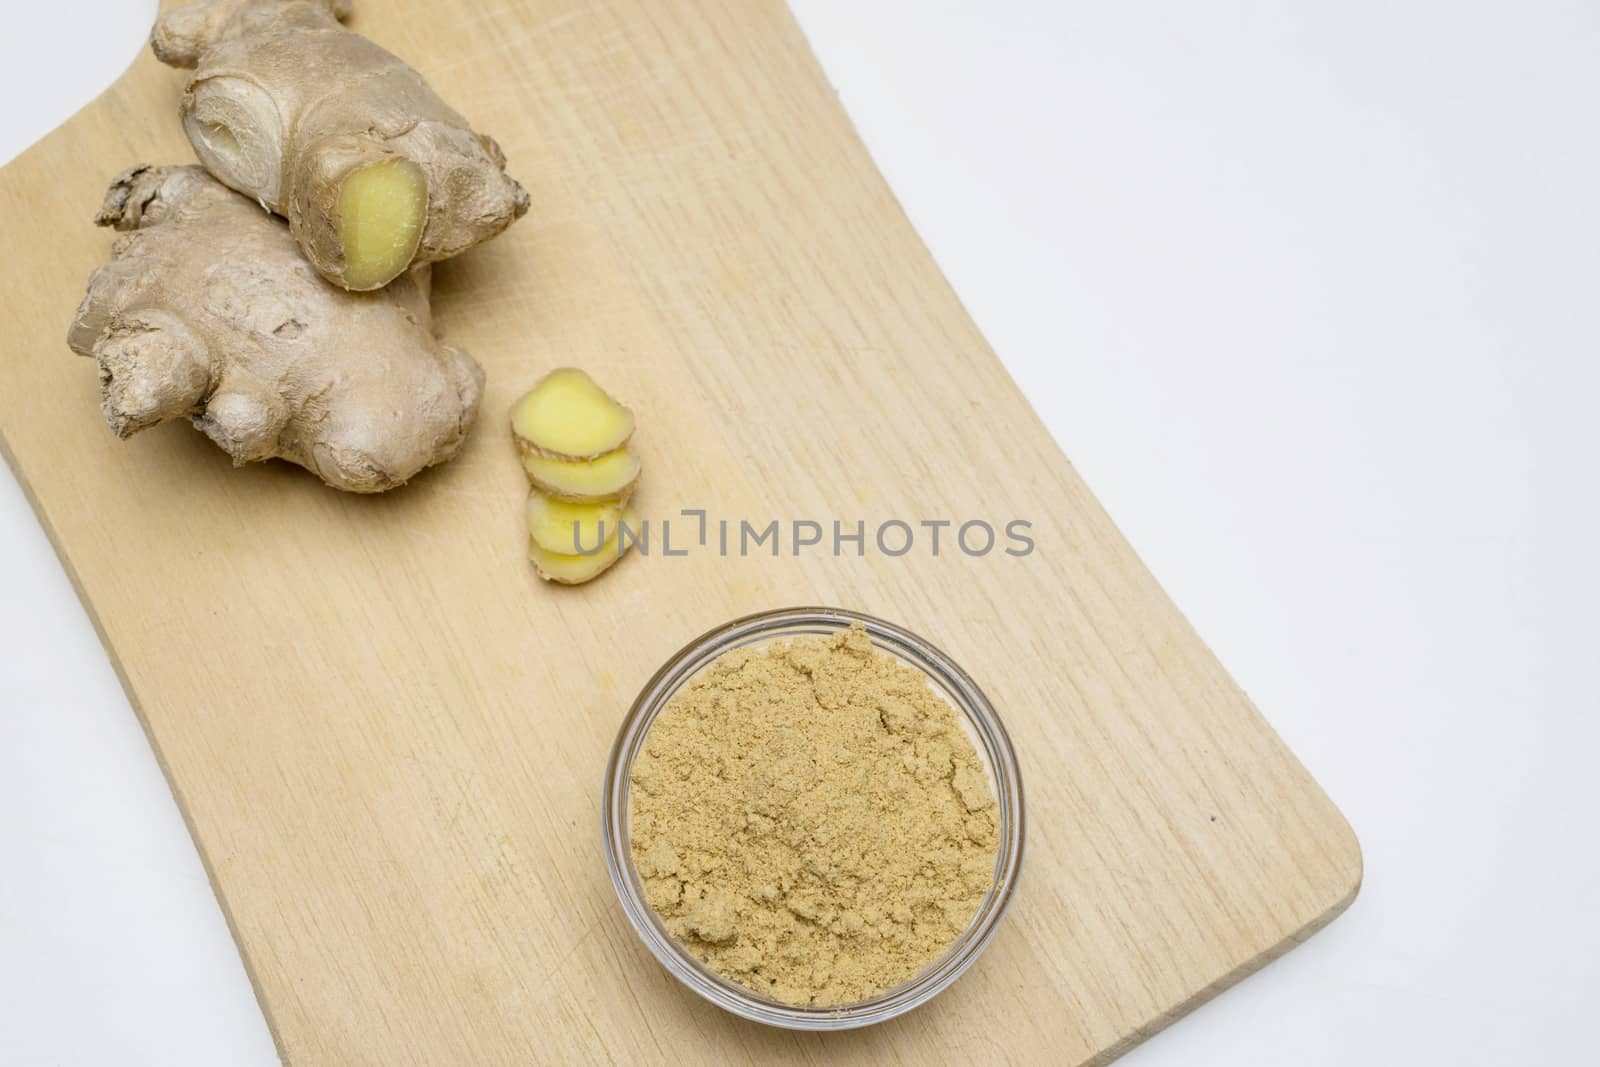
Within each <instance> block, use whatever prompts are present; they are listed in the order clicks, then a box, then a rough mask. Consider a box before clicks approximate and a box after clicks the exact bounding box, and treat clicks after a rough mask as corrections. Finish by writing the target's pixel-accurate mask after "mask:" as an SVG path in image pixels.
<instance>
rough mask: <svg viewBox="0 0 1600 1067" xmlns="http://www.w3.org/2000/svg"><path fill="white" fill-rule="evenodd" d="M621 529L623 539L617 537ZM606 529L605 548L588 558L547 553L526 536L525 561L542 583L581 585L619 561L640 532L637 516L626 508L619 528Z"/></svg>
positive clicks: (548, 551) (619, 535) (547, 551)
mask: <svg viewBox="0 0 1600 1067" xmlns="http://www.w3.org/2000/svg"><path fill="white" fill-rule="evenodd" d="M624 526H626V527H627V529H628V532H629V536H628V537H626V538H624V537H622V536H621V534H622V528H623V527H624ZM607 529H608V530H609V531H610V533H609V535H608V536H607V538H606V543H605V547H603V548H602V549H601V550H600V551H599V552H596V553H595V554H594V555H592V556H583V555H568V554H566V553H562V552H551V551H550V550H549V549H547V548H544V547H543V546H541V545H540V544H539V542H538V541H536V540H534V539H533V538H532V537H531V536H530V537H529V538H528V558H529V559H530V560H532V561H533V569H534V570H535V571H537V572H538V574H539V577H541V578H543V579H544V580H545V581H547V582H555V583H557V584H558V585H582V584H583V583H584V582H587V581H589V580H591V579H593V578H597V577H599V576H600V575H601V574H603V573H605V572H606V571H607V570H609V569H610V568H611V566H612V565H613V564H615V563H616V562H617V560H619V559H621V558H622V555H623V553H625V552H627V551H628V548H629V547H630V546H631V545H632V544H633V537H635V536H638V535H640V532H641V526H640V522H639V515H638V513H637V512H635V511H634V510H633V509H632V508H628V509H626V510H624V511H623V512H622V514H621V523H620V525H617V526H615V527H612V526H609V525H608V527H607Z"/></svg>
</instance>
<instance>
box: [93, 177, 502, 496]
mask: <svg viewBox="0 0 1600 1067" xmlns="http://www.w3.org/2000/svg"><path fill="white" fill-rule="evenodd" d="M95 221H96V222H97V223H98V224H100V225H102V226H113V227H115V228H116V229H118V230H120V231H124V232H123V235H122V236H120V237H119V238H118V239H117V241H116V244H115V245H114V246H113V254H112V260H111V262H110V263H108V264H106V265H105V266H103V267H101V268H99V269H98V270H96V271H95V272H94V274H93V276H92V277H91V278H90V279H89V291H88V294H87V295H86V296H85V297H84V299H83V303H82V304H81V305H80V306H79V308H78V313H77V315H76V317H75V319H74V321H73V324H72V328H71V331H70V332H69V334H68V337H67V343H68V344H69V345H70V346H71V347H72V350H73V351H75V352H77V353H79V354H81V355H86V356H93V357H94V359H95V362H96V364H97V365H98V367H99V371H100V387H101V407H102V409H103V411H104V413H105V417H106V422H107V423H108V424H109V425H110V427H111V429H112V430H113V431H115V432H116V434H117V435H118V436H119V437H127V436H129V435H130V434H133V433H135V432H137V431H139V430H142V429H144V428H145V427H147V426H152V425H155V424H156V423H159V422H164V421H166V420H168V419H175V418H179V417H187V418H188V419H189V420H190V421H191V422H192V423H193V424H194V425H195V427H196V428H197V429H199V430H201V431H202V432H204V433H205V434H206V436H208V437H210V438H211V440H212V441H214V442H216V444H217V445H218V447H220V448H221V449H222V450H223V451H225V452H227V453H228V455H230V456H232V457H233V461H234V463H235V464H236V465H238V464H244V463H251V462H255V461H257V460H266V459H272V458H274V457H278V458H282V459H286V460H289V461H290V462H292V463H298V464H299V465H300V466H302V467H305V468H306V469H308V470H310V471H312V472H314V473H315V474H316V475H317V476H318V477H320V478H321V479H322V480H323V481H325V482H327V483H328V484H329V485H331V486H333V487H334V488H336V489H343V490H347V491H349V492H355V493H376V492H381V491H383V490H386V489H390V488H393V487H394V486H397V485H400V484H401V483H403V482H405V481H406V480H407V479H409V478H411V477H412V476H413V475H415V474H416V473H417V472H418V471H421V470H422V469H423V468H425V467H429V466H431V465H433V464H435V463H442V462H444V461H445V460H447V459H449V458H450V457H451V456H453V455H455V453H456V451H457V450H458V449H459V448H460V447H461V444H462V442H463V441H464V440H465V438H466V435H467V432H468V430H469V429H470V428H471V426H472V423H473V421H474V420H475V419H476V417H477V412H478V400H479V397H480V395H481V392H482V388H483V371H482V370H481V369H480V368H479V367H478V365H477V363H475V362H474V361H473V359H472V357H470V356H469V355H467V354H466V353H465V352H463V351H461V350H459V349H455V348H450V347H448V346H445V345H442V344H440V343H439V341H438V340H437V339H436V338H435V337H434V335H433V331H432V324H431V314H430V309H429V303H428V282H429V279H428V270H429V268H428V267H426V266H420V267H417V268H414V269H413V270H412V271H410V272H409V273H407V274H406V275H404V276H402V277H401V278H398V279H396V281H395V282H394V284H392V285H390V286H389V287H388V288H387V289H385V290H383V291H382V292H379V293H368V294H357V293H348V292H345V291H344V290H342V289H338V288H335V287H334V286H332V285H329V284H328V283H327V282H325V281H323V280H322V278H320V277H319V276H318V275H317V273H316V272H315V271H313V270H312V269H311V267H310V266H309V265H308V264H307V263H306V261H305V260H304V259H303V258H302V257H301V255H300V251H299V249H298V248H297V247H296V244H295V241H294V239H293V238H292V237H291V236H290V233H289V229H288V227H286V226H285V225H284V224H283V223H282V221H280V220H278V219H275V218H273V217H272V216H271V215H268V214H266V213H265V212H263V211H262V210H261V209H260V208H259V207H257V206H256V205H255V204H254V203H252V202H251V201H249V200H247V199H246V198H244V197H242V196H240V195H238V194H237V193H234V192H231V191H230V190H228V189H227V188H225V187H224V186H222V185H221V184H219V183H218V182H216V181H215V180H214V179H212V178H211V177H210V176H209V175H207V174H206V172H205V171H204V170H202V169H201V168H199V167H192V166H191V167H135V168H133V169H132V170H129V171H126V172H125V173H123V174H121V175H119V176H118V177H117V179H116V181H114V182H113V183H112V185H111V188H110V190H109V191H108V192H107V193H106V199H105V204H104V206H103V207H102V208H101V211H100V215H99V217H98V218H97V219H96V220H95Z"/></svg>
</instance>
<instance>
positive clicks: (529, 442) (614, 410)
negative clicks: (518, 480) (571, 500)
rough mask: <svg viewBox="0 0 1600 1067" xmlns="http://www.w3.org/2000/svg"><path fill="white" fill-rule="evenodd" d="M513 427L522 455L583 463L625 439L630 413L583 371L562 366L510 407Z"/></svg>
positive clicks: (612, 449)
mask: <svg viewBox="0 0 1600 1067" xmlns="http://www.w3.org/2000/svg"><path fill="white" fill-rule="evenodd" d="M511 431H512V433H514V434H516V436H517V443H518V445H519V446H520V447H521V448H522V450H523V453H524V454H527V453H532V454H533V455H536V456H543V457H544V458H546V459H554V460H564V461H566V462H569V463H570V462H586V461H588V460H593V459H598V458H599V457H601V456H603V455H605V454H606V453H608V452H615V451H616V450H617V449H619V448H621V447H622V446H623V445H625V444H627V443H628V438H630V437H632V436H633V412H631V411H629V410H628V409H627V408H625V407H623V406H622V405H621V404H619V403H617V402H616V401H615V400H613V399H611V397H610V395H609V394H608V393H607V392H606V391H605V390H604V389H602V388H600V387H599V386H598V385H596V384H595V382H594V379H593V378H590V377H589V376H588V375H587V374H585V373H584V372H583V371H581V370H578V369H576V368H574V367H561V368H559V369H557V370H553V371H551V372H550V373H549V374H547V375H545V376H544V377H543V378H541V379H540V380H539V382H538V384H537V385H535V386H534V387H533V388H532V389H530V390H529V391H528V392H527V393H526V394H525V395H524V396H523V397H522V399H521V400H518V401H517V402H516V404H515V405H513V406H512V408H511Z"/></svg>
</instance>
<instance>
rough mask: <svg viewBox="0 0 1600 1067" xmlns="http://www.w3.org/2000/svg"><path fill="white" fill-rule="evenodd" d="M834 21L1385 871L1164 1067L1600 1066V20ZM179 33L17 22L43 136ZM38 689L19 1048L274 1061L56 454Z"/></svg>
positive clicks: (17, 921) (4, 80)
mask: <svg viewBox="0 0 1600 1067" xmlns="http://www.w3.org/2000/svg"><path fill="white" fill-rule="evenodd" d="M795 7H796V10H797V12H798V14H799V16H800V20H801V22H802V23H803V24H804V26H805V29H806V31H807V33H808V34H809V35H810V36H811V38H812V41H813V44H814V45H815V47H816V48H817V50H818V52H819V54H820V55H821V57H822V60H823V62H824V64H825V65H826V67H827V69H828V72H829V74H830V76H831V77H832V79H833V81H834V83H835V84H836V85H837V86H838V88H839V90H840V93H841V94H842V96H843V99H844V102H845V105H846V106H847V107H848V108H849V110H850V112H851V114H852V116H853V117H854V118H855V121H856V122H857V124H858V125H859V127H860V129H861V131H862V133H863V135H864V137H865V139H866V141H867V143H868V145H869V146H870V147H871V149H872V151H873V153H874V155H875V156H876V157H877V160H878V162H879V165H880V166H881V167H882V169H883V170H884V171H885V173H886V174H887V175H888V178H889V180H890V182H891V184H892V185H893V186H894V188H895V190H896V191H897V192H898V194H899V196H900V198H901V200H902V201H903V202H904V204H905V206H906V208H907V210H908V211H909V212H910V214H911V216H912V218H913V220H914V221H915V222H916V224H917V226H918V228H919V230H920V231H921V233H922V234H923V236H924V238H925V239H926V240H927V242H928V243H929V245H930V246H931V247H932V249H933V251H934V253H935V254H936V256H937V257H938V259H939V262H940V263H941V264H942V265H943V267H944V269H945V271H946V272H947V274H948V275H949V276H950V278H951V280H952V281H953V282H954V284H955V287H956V289H957V290H958V291H959V292H960V294H961V297H962V299H963V300H964V301H965V302H966V305H967V307H968V308H970V309H971V311H972V313H973V315H974V316H975V317H976V318H977V320H978V323H979V324H980V326H982V328H983V329H984V331H985V333H986V334H987V335H988V337H989V339H990V341H991V342H992V343H993V345H994V347H995V348H996V349H997V350H998V352H999V354H1000V356H1001V358H1002V359H1003V360H1004V361H1005V362H1006V365H1007V366H1008V367H1009V368H1010V369H1011V372H1012V373H1013V375H1015V377H1016V378H1017V380H1018V381H1019V382H1020V383H1021V385H1022V387H1023V389H1024V390H1025V391H1026V393H1027V395H1028V396H1029V397H1030V398H1031V399H1032V401H1033V403H1034V404H1035V406H1036V407H1037V408H1038V409H1039V410H1040V412H1041V413H1042V414H1043V416H1044V418H1045V420H1046V422H1047V423H1048V424H1049V426H1050V428H1051V429H1052V431H1053V432H1054V433H1055V435H1056V438H1057V440H1059V441H1060V443H1061V445H1062V446H1063V448H1064V449H1065V450H1066V452H1067V453H1068V455H1070V456H1071V457H1072V458H1073V459H1074V461H1075V462H1076V463H1077V465H1078V467H1079V468H1080V470H1081V471H1082V472H1083V474H1084V475H1085V476H1086V478H1087V479H1088V481H1089V484H1090V485H1091V486H1092V487H1093V488H1094V489H1095V490H1096V491H1097V492H1098V493H1099V494H1100V496H1101V498H1102V499H1103V500H1104V502H1105V503H1106V505H1107V507H1108V508H1109V510H1110V512H1111V514H1112V515H1113V516H1114V517H1115V518H1116V519H1117V520H1118V522H1119V524H1120V525H1121V527H1122V529H1123V530H1124V531H1125V532H1126V533H1127V534H1128V536H1129V537H1130V538H1131V539H1132V541H1133V543H1134V545H1135V546H1136V547H1137V548H1138V550H1139V551H1140V552H1141V553H1142V554H1143V556H1144V558H1145V559H1146V560H1147V561H1148V563H1149V564H1150V566H1151V568H1152V569H1153V570H1154V571H1155V573H1156V575H1157V576H1158V577H1159V578H1160V579H1161V580H1162V582H1163V583H1164V584H1165V586H1166V588H1167V589H1168V590H1169V591H1170V592H1171V594H1172V595H1173V596H1174V597H1175V598H1176V600H1177V601H1178V603H1179V605H1180V606H1181V607H1182V608H1183V609H1184V610H1185V611H1186V612H1187V613H1188V614H1189V616H1190V618H1191V619H1192V620H1193V621H1194V623H1195V624H1196V626H1197V627H1198V629H1199V630H1200V632H1201V633H1202V634H1203V635H1204V636H1205V637H1206V638H1207V639H1208V640H1209V641H1210V642H1211V644H1212V646H1213V647H1214V648H1215V649H1216V651H1217V653H1218V654H1219V655H1220V656H1221V657H1222V659H1223V661H1224V662H1225V663H1226V664H1228V666H1229V667H1230V669H1231V670H1232V671H1233V673H1234V675H1235V676H1236V677H1237V678H1238V679H1239V680H1240V682H1241V683H1242V684H1243V685H1244V686H1245V688H1246V689H1247V690H1249V692H1250V693H1251V695H1252V696H1253V697H1254V698H1255V700H1256V701H1257V703H1258V704H1259V705H1260V706H1261V707H1262V708H1263V709H1264V711H1265V712H1266V714H1267V716H1268V718H1269V719H1271V721H1272V722H1273V724H1274V725H1275V726H1276V727H1277V728H1278V730H1279V731H1280V732H1281V733H1282V734H1283V735H1284V737H1285V738H1286V739H1287V740H1288V742H1289V744H1290V745H1291V746H1292V747H1293V748H1294V749H1295V751H1296V752H1297V753H1298V754H1299V755H1300V756H1301V758H1302V759H1303V760H1304V761H1305V763H1306V764H1307V765H1308V766H1309V767H1310V768H1311V770H1312V772H1313V773H1314V774H1315V775H1316V776H1317V777H1318V778H1319V779H1320V780H1321V781H1322V783H1323V784H1324V785H1325V787H1326V788H1327V790H1328V791H1329V793H1330V794H1331V795H1332V796H1333V798H1334V799H1335V800H1336V801H1337V802H1338V803H1339V804H1340V805H1341V806H1342V807H1343V809H1344V810H1345V812H1346V813H1347V814H1348V815H1349V817H1350V820H1351V822H1352V823H1353V824H1354V825H1355V828H1356V830H1357V832H1358V833H1359V834H1360V836H1361V839H1362V842H1363V844H1364V847H1365V853H1366V861H1367V881H1366V888H1365V890H1364V892H1363V894H1362V896H1361V898H1360V899H1359V900H1358V901H1357V903H1356V905H1355V906H1354V908H1353V909H1352V910H1351V911H1350V913H1349V914H1348V915H1346V916H1345V917H1344V918H1343V919H1341V920H1339V921H1338V922H1337V923H1335V924H1334V925H1333V926H1332V927H1331V928H1329V929H1328V930H1327V931H1326V932H1324V933H1322V934H1320V935H1318V936H1317V937H1316V938H1315V939H1313V940H1312V941H1311V942H1310V943H1309V944H1308V945H1306V946H1305V947H1304V948H1302V949H1300V950H1298V951H1296V952H1294V953H1292V954H1291V955H1290V956H1288V957H1287V958H1286V959H1284V960H1283V961H1281V962H1279V963H1277V964H1275V965H1273V966H1272V967H1270V968H1268V969H1267V970H1266V971H1264V972H1263V973H1262V974H1260V975H1259V976H1257V977H1255V978H1253V979H1251V980H1250V981H1248V982H1246V983H1244V984H1243V985H1242V986H1240V987H1239V988H1238V989H1236V990H1234V991H1232V992H1230V993H1228V994H1226V995H1225V996H1223V997H1222V998H1221V999H1220V1000H1218V1001H1217V1002H1215V1003H1214V1004H1212V1005H1210V1006H1208V1007H1206V1008H1204V1009H1202V1010H1201V1011H1200V1012H1198V1013H1197V1014H1195V1015H1194V1016H1192V1017H1191V1018H1189V1019H1187V1020H1184V1021H1183V1022H1181V1023H1179V1024H1178V1025H1177V1026H1176V1027H1174V1028H1173V1029H1172V1030H1170V1031H1168V1032H1167V1033H1165V1034H1163V1035H1161V1036H1160V1037H1158V1038H1156V1039H1155V1040H1153V1041H1152V1042H1150V1043H1149V1044H1148V1045H1146V1046H1145V1047H1144V1048H1142V1049H1140V1050H1138V1051H1137V1052H1135V1053H1134V1054H1132V1055H1131V1056H1129V1058H1128V1060H1127V1061H1126V1062H1128V1063H1131V1064H1136V1065H1140V1067H1157V1065H1167V1064H1183V1065H1193V1064H1230V1065H1233V1064H1273V1065H1278V1064H1297V1065H1319V1064H1328V1065H1332V1064H1338V1065H1345V1064H1353V1063H1363V1064H1378V1063H1383V1064H1389V1063H1393V1064H1408V1065H1409V1064H1433V1063H1439V1064H1446V1063H1448V1064H1452V1065H1471V1064H1563V1065H1564V1064H1579V1063H1596V1062H1600V1037H1597V1036H1596V1033H1595V1029H1594V1027H1593V1026H1592V1025H1591V1024H1590V1023H1589V1022H1588V1021H1587V1020H1586V1016H1587V1015H1589V1014H1590V1013H1591V1012H1592V1002H1593V1001H1594V1000H1595V999H1596V998H1597V996H1600V962H1597V960H1600V849H1597V847H1596V840H1597V837H1600V834H1597V831H1596V829H1595V827H1594V825H1593V824H1594V819H1595V816H1596V814H1597V812H1600V802H1597V801H1600V788H1597V786H1596V774H1595V769H1594V761H1595V759H1596V742H1597V740H1600V726H1597V723H1600V683H1597V681H1596V674H1597V667H1600V653H1597V651H1596V644H1597V639H1600V622H1597V619H1596V614H1595V610H1596V603H1597V598H1600V567H1597V564H1596V552H1597V548H1600V507H1597V504H1596V491H1597V487H1600V476H1597V473H1596V467H1597V465H1600V422H1597V414H1596V407H1597V403H1600V369H1597V367H1600V211H1597V208H1596V198H1597V197H1600V136H1597V131H1600V122H1597V119H1600V116H1597V113H1596V112H1597V106H1596V105H1597V103H1600V5H1596V4H1594V3H1593V2H1590V0H1569V2H1559V0H1519V2H1512V0H1505V2H1502V3H1482V2H1474V0H1438V2H1430V0H1336V2H1335V0H1326V2H1320V3H1312V2H1302V3H1296V4H1270V3H1263V2H1246V0H1212V2H1210V3H1205V4H1195V3H1191V2H1186V0H1165V2H1128V3H1117V4H1106V3H1088V2H1076V0H1074V2H1062V0H1039V2H1035V3H1029V2H1025V0H964V2H959V3H956V2H942V3H940V2H931V0H894V2H890V0H796V4H795ZM154 9H155V3H154V0H141V2H132V0H49V2H47V3H43V4H38V5H21V4H16V5H11V9H10V10H8V11H7V13H6V29H5V31H4V33H3V35H0V100H4V101H5V104H4V106H3V107H0V159H6V158H9V157H11V156H12V155H14V154H16V153H17V152H19V151H21V150H22V149H23V148H24V147H25V146H26V145H27V144H28V143H30V142H31V141H32V140H34V139H35V138H36V137H38V136H41V135H43V134H44V133H45V132H47V131H48V130H49V129H50V128H52V127H53V126H55V125H56V124H58V123H59V122H61V121H62V120H63V119H65V118H66V117H67V116H68V114H69V113H70V112H72V111H73V110H74V109H75V108H77V107H78V106H80V105H81V104H83V103H85V102H87V101H88V100H89V99H90V98H91V96H93V95H94V94H95V93H96V92H98V91H99V90H100V89H101V88H102V87H103V86H104V85H106V84H108V83H109V82H110V81H111V80H112V79H113V78H114V77H115V76H116V75H117V74H118V73H119V72H120V71H121V70H122V69H123V67H124V66H125V64H126V63H127V62H128V61H129V60H130V59H131V58H132V55H133V53H134V52H135V51H136V49H137V48H138V47H139V46H140V42H141V39H142V37H143V34H144V31H145V29H146V28H147V26H148V24H149V21H150V19H151V17H152V16H153V13H154ZM442 10H444V8H443V7H441V11H442ZM416 58H417V59H418V60H419V65H420V66H422V67H423V68H424V69H426V66H427V57H425V56H423V57H416ZM86 210H87V209H86ZM3 226H4V222H3V220H0V227H3ZM9 269H11V270H25V269H26V263H25V262H22V261H20V260H17V259H13V260H12V262H11V264H10V266H9ZM0 328H3V327H0ZM62 328H63V331H64V330H65V324H63V327H62ZM62 358H64V359H65V358H68V356H67V353H66V350H65V348H64V347H63V350H62ZM39 402H40V403H49V402H50V401H49V398H48V397H41V398H39ZM62 417H63V418H69V417H71V418H78V417H82V418H87V417H90V416H89V414H87V413H83V412H62ZM0 470H3V468H0ZM130 565H137V561H130ZM0 710H3V714H0V1063H3V1064H6V1065H8V1067H9V1065H31V1064H36V1063H61V1064H110V1063H115V1064H161V1065H177V1064H230V1065H232V1064H245V1065H248V1064H266V1063H270V1062H273V1051H272V1046H271V1043H270V1040H269V1038H268V1036H267V1032H266V1028H265V1025H264V1024H263V1022H262V1020H261V1016H260V1014H259V1012H258V1011H257V1009H256V1006H255V1003H254V1000H253V999H252V996H251V992H250V989H249V987H248V985H247V983H246V981H245V977H244V974H243V970H242V968H241V966H240V964H239V961H238V958H237V955H236V954H235V952H234V948H233V945H232V942H231V941H230V939H229V937H228V933H227V930H226V928H225V927H224V924H223V921H222V916H221V913H220V911H219V910H218V908H217V905H216V902H215V900H214V899H213V897H212V894H211V891H210V888H209V886H208V885H207V883H206V880H205V877H204V874H203V872H202V870H201V867H200V863H199V860H198V858H197V857H196V855H195V853H194V851H193V848H192V847H191V845H190V843H189V840H188V837H187V835H186V833H185V830H184V827H183V825H182V823H181V821H180V819H179V816H178V813H177V810H176V808H175V806H174V804H173V802H172V800H171V797H170V795H169V793H168V791H167V788H166V785H165V783H164V782H163V780H162V778H161V774H160V772H159V770H158V768H157V765H156V762H155V760H154V758H153V756H152V755H151V752H150V750H149V747H148V745H147V743H146V741H145V738H144V736H143V735H142V733H141V732H140V729H139V726H138V724H137V723H136V721H135V719H134V716H133V714H132V712H131V711H130V710H129V708H128V704H127V701H126V699H125V698H124V696H123V694H122V692H121V690H120V688H119V687H118V684H117V681H116V678H115V677H114V676H113V673H112V671H111V668H110V666H109V664H108V662H107V659H106V656H105V654H104V652H103V651H102V649H101V647H100V645H99V643H98V641H97V639H96V637H95V634H94V632H93V631H92V629H91V628H90V625H89V622H88V619H87V617H86V616H85V614H84V612H83V610H82V609H81V608H80V607H79V605H78V603H77V601H76V599H75V597H74V595H73V593H72V590H71V589H70V587H69V586H68V583H67V580H66V578H65V576H64V575H63V573H62V570H61V568H60V566H59V564H58V563H57V561H56V559H55V557H54V555H53V554H52V553H51V550H50V547H49V545H48V544H47V543H46V540H45V537H44V534H43V533H42V531H41V530H40V528H39V526H38V524H37V523H36V522H35V520H34V518H33V516H32V514H31V513H30V511H29V509H28V507H27V504H26V503H25V501H24V500H23V497H22V494H21V492H20V491H19V490H18V488H17V486H16V484H15V482H14V479H13V478H12V477H11V476H10V474H9V472H5V473H0ZM931 1010H938V1009H937V1008H934V1009H931Z"/></svg>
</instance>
